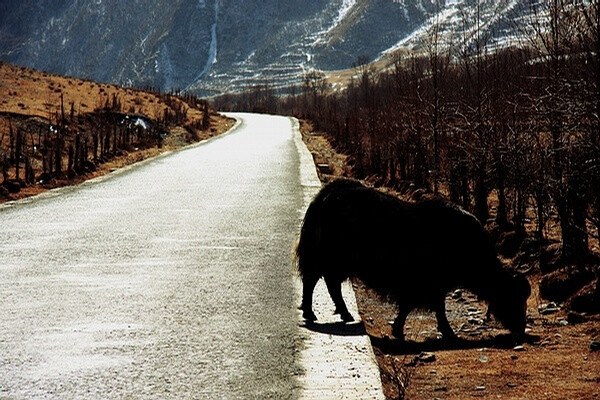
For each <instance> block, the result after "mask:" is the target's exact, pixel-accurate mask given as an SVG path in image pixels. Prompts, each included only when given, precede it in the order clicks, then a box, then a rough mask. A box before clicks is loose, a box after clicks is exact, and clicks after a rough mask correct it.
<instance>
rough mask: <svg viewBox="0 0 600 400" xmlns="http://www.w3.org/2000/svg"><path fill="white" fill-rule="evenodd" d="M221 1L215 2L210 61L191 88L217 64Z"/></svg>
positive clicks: (208, 60) (209, 51) (209, 50)
mask: <svg viewBox="0 0 600 400" xmlns="http://www.w3.org/2000/svg"><path fill="white" fill-rule="evenodd" d="M219 1H220V0H215V22H214V23H213V25H212V27H211V30H210V35H211V38H210V47H209V48H208V59H207V60H206V64H205V65H204V68H203V69H202V71H200V73H199V74H198V75H197V76H196V78H194V80H193V81H192V82H191V83H190V86H191V85H192V84H193V83H194V82H196V81H198V80H199V79H201V78H202V77H203V76H204V75H206V73H207V72H208V70H209V69H210V67H212V66H213V64H214V63H216V62H217V22H218V20H219ZM188 88H189V86H188Z"/></svg>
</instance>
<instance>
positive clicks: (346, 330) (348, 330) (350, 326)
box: [301, 321, 367, 336]
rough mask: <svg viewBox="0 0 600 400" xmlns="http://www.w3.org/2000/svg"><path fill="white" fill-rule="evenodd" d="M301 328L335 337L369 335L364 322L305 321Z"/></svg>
mask: <svg viewBox="0 0 600 400" xmlns="http://www.w3.org/2000/svg"><path fill="white" fill-rule="evenodd" d="M301 326H302V327H303V328H306V329H308V330H310V331H313V332H318V333H326V334H329V335H335V336H362V335H366V334H367V331H366V330H365V326H364V325H363V323H362V321H359V322H351V323H346V322H341V321H339V322H326V323H318V322H311V321H304V324H303V325H301Z"/></svg>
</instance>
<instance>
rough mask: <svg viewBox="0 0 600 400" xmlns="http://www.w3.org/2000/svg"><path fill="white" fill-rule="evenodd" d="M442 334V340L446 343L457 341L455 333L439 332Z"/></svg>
mask: <svg viewBox="0 0 600 400" xmlns="http://www.w3.org/2000/svg"><path fill="white" fill-rule="evenodd" d="M441 333H442V339H444V340H445V341H447V342H454V341H456V340H458V336H456V333H454V331H447V332H441Z"/></svg>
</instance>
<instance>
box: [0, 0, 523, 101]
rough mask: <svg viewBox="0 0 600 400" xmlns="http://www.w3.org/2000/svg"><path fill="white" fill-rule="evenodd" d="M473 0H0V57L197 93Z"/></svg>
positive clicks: (394, 34)
mask: <svg viewBox="0 0 600 400" xmlns="http://www.w3.org/2000/svg"><path fill="white" fill-rule="evenodd" d="M475 1H476V0H446V1H443V0H442V1H441V2H440V3H441V4H437V5H436V1H435V0H261V1H260V2H259V1H250V0H198V1H194V2H192V1H189V0H157V1H150V0H2V2H0V59H1V60H4V61H8V62H11V63H15V64H19V65H25V66H30V67H34V68H38V69H42V70H47V71H49V72H53V73H58V74H63V75H73V76H78V77H86V78H91V79H94V80H98V81H104V82H113V83H120V84H125V85H135V86H148V85H149V86H153V87H156V88H160V89H163V90H170V89H190V90H192V91H196V92H199V93H201V94H211V93H221V92H225V91H231V90H237V89H240V88H242V87H244V86H246V85H256V84H261V83H266V82H268V83H270V84H273V85H275V86H278V85H279V86H283V85H287V84H289V83H293V82H297V81H298V80H299V79H300V78H301V76H302V75H303V74H304V73H305V72H306V71H308V70H310V69H313V68H317V69H323V70H333V69H344V68H349V67H351V66H352V64H353V63H354V62H355V61H356V60H357V58H358V57H359V56H366V57H367V58H368V59H370V60H374V59H376V58H377V57H379V56H380V55H381V54H382V53H383V52H385V51H386V50H388V49H390V48H393V47H395V46H396V45H397V44H398V43H402V42H403V41H404V42H405V43H404V44H407V45H410V46H413V47H414V46H419V43H420V42H422V41H423V40H424V37H425V36H426V35H424V33H426V31H427V30H426V28H427V26H428V25H431V24H432V23H433V22H437V23H440V24H445V25H444V26H445V29H447V30H452V29H457V28H461V29H463V28H465V26H466V24H470V23H471V22H472V21H471V22H469V21H468V18H465V16H466V15H472V13H473V10H474V5H473V4H475ZM523 1H524V0H518V1H517V0H513V1H508V0H506V1H501V2H498V1H488V0H484V1H483V2H482V3H481V4H482V5H481V6H480V11H481V17H482V19H485V21H487V22H489V21H492V20H493V19H494V18H498V16H499V15H506V14H507V13H509V12H514V9H515V7H516V6H517V4H518V3H520V2H523ZM471 3H473V4H471ZM457 16H461V17H462V19H460V18H458V17H457ZM459 19H460V20H461V21H462V23H460V22H457V21H458V20H459ZM492 22H493V21H492ZM496 25H497V24H496ZM491 26H494V24H493V23H490V24H487V25H486V27H491ZM419 32H420V33H421V34H420V35H419ZM498 35H503V36H506V35H508V33H507V32H500V33H499V34H496V36H498Z"/></svg>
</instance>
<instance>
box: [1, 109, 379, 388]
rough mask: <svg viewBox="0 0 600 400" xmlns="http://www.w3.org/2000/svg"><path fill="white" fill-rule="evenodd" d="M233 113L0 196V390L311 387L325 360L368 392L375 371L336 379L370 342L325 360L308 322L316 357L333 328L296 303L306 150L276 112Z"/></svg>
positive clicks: (321, 382) (325, 377) (325, 376)
mask: <svg viewBox="0 0 600 400" xmlns="http://www.w3.org/2000/svg"><path fill="white" fill-rule="evenodd" d="M237 117H238V118H239V119H240V120H241V124H239V125H238V127H237V128H236V129H235V130H234V131H233V132H231V133H229V134H226V135H223V136H221V137H219V138H215V139H213V140H210V141H209V142H207V143H204V144H201V145H198V146H193V147H191V148H188V149H186V150H183V151H179V152H176V153H173V154H170V155H168V156H165V157H159V158H157V159H155V160H152V161H150V162H145V163H143V165H141V166H135V167H133V168H129V169H127V170H125V171H119V172H118V173H116V174H111V176H108V177H104V178H101V179H98V180H95V181H94V182H92V183H90V184H84V185H81V186H79V187H76V188H67V189H61V190H58V191H53V192H51V193H49V194H46V195H42V196H40V197H37V198H34V199H30V200H26V201H20V202H16V203H13V204H9V205H4V206H0V320H1V321H2V323H1V324H0V398H19V399H22V398H50V397H51V398H156V399H164V398H199V399H251V398H256V399H263V398H281V399H284V398H285V399H288V398H317V397H315V396H316V395H317V394H319V393H320V394H322V395H323V394H327V393H332V392H328V390H330V389H328V386H327V385H331V382H340V381H339V380H336V379H335V374H336V373H339V374H341V375H345V376H346V378H344V377H343V376H342V377H341V379H342V380H344V379H345V381H346V382H347V383H346V385H350V386H351V388H350V389H351V390H350V391H349V392H348V393H355V394H356V393H357V392H356V390H357V388H359V389H358V390H359V391H361V392H362V394H363V396H359V397H355V398H365V396H364V395H365V394H367V393H369V396H368V397H377V396H378V395H377V393H378V391H380V389H379V387H380V383H379V382H378V376H377V374H376V373H375V375H374V377H373V378H372V379H371V380H370V381H369V382H367V383H365V382H366V381H364V379H362V380H358V381H357V380H356V379H352V380H348V379H347V378H348V373H349V372H348V371H351V375H352V374H354V375H355V377H356V375H357V370H356V368H362V365H363V364H364V365H365V366H367V368H368V369H369V371H371V372H373V371H376V368H375V369H374V364H373V362H372V355H368V354H367V357H366V358H365V360H366V361H365V360H362V361H357V360H351V361H350V364H351V365H349V366H348V368H351V369H350V370H348V369H346V366H343V365H339V363H338V364H335V363H332V364H328V363H327V359H326V358H323V357H324V356H323V355H322V354H325V353H320V352H319V351H317V352H316V353H315V350H314V349H315V346H318V345H319V344H318V343H317V342H316V341H315V339H314V338H315V335H317V336H316V337H317V338H321V339H326V340H328V341H329V342H331V343H328V345H329V349H328V352H329V353H328V354H330V355H331V351H333V349H334V348H335V347H336V344H335V342H336V340H337V339H338V338H339V339H341V340H347V337H344V336H336V335H328V334H323V333H320V334H318V333H316V332H311V331H309V330H307V329H305V328H303V327H302V326H301V325H302V323H301V322H300V319H299V313H298V311H297V309H296V307H297V304H298V301H299V298H298V290H299V282H298V280H297V278H296V277H295V274H294V271H293V269H292V268H291V264H290V249H291V246H292V244H293V242H294V240H295V237H296V234H297V232H298V227H299V223H300V219H301V216H302V215H301V214H302V212H303V210H304V209H305V207H306V205H307V201H308V199H309V198H310V196H311V195H312V194H314V192H315V191H316V189H317V187H316V185H315V184H314V181H313V184H312V185H311V184H310V183H309V184H306V179H305V178H302V180H301V174H300V173H299V171H301V170H302V168H306V166H304V167H302V165H303V163H302V162H301V158H302V159H304V160H305V161H304V163H306V162H311V161H312V160H309V161H306V153H305V152H306V149H305V148H302V146H303V145H302V144H301V143H300V142H299V140H298V134H297V131H294V129H292V122H291V120H290V119H288V118H283V117H270V116H257V115H249V114H246V115H238V116H237ZM299 149H300V150H302V151H303V152H304V153H302V152H300V151H299ZM302 154H303V155H302ZM313 169H314V167H313ZM303 181H304V182H305V184H304V185H302V182H303ZM320 290H321V295H323V293H322V291H323V288H321V289H320ZM329 312H330V311H325V313H329ZM351 339H352V340H362V341H363V342H362V343H363V344H362V345H359V346H363V345H364V343H366V342H365V341H366V340H367V339H366V338H365V337H364V336H363V337H360V336H357V337H353V338H351ZM347 346H349V345H348V343H346V344H344V343H339V346H338V347H339V348H340V349H342V351H343V352H344V353H350V354H352V352H353V349H351V348H348V347H347ZM365 348H366V349H367V352H368V350H370V349H368V346H366V347H364V346H363V347H360V349H365ZM354 352H355V353H359V354H362V352H360V351H358V352H357V351H355V350H354ZM315 354H316V357H317V361H315ZM356 363H358V364H356ZM334 364H335V365H334ZM319 365H321V367H318V368H317V367H316V366H319ZM327 365H331V366H332V367H331V368H330V367H326V366H327ZM328 368H329V369H328ZM317 370H318V371H317ZM328 371H329V372H328ZM358 372H360V371H358ZM315 374H317V375H315ZM318 374H321V375H318ZM366 375H369V373H366V374H363V375H362V377H363V378H364V376H366ZM371 375H373V374H371ZM312 376H316V377H317V378H314V377H312ZM327 382H330V383H327ZM357 382H358V383H359V385H357ZM315 385H317V386H321V387H320V388H315ZM365 385H367V386H365ZM368 385H371V386H370V387H368ZM342 386H343V385H342ZM336 390H338V392H337V394H338V395H339V396H337V398H353V397H348V396H347V395H346V394H344V393H343V392H339V390H340V385H339V384H337V385H336ZM372 393H375V395H371V394H372ZM355 394H350V395H349V396H355Z"/></svg>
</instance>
